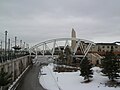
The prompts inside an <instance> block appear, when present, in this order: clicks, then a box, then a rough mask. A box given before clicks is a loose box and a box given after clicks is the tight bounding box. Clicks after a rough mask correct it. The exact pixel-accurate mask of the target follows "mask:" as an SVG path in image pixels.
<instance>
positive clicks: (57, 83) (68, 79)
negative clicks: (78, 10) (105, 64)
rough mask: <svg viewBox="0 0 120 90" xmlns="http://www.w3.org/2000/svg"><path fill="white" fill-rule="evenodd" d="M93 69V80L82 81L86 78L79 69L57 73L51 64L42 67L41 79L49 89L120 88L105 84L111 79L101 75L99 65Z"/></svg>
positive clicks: (88, 89) (118, 89) (99, 89)
mask: <svg viewBox="0 0 120 90" xmlns="http://www.w3.org/2000/svg"><path fill="white" fill-rule="evenodd" d="M93 70H94V75H93V81H91V82H90V83H82V82H83V80H84V79H83V77H81V76H80V72H79V71H78V72H61V73H57V72H53V64H49V65H48V66H44V67H43V68H42V69H41V74H43V75H40V77H39V81H40V83H41V85H42V86H43V87H44V88H46V89H47V90H120V87H116V88H115V87H107V86H105V84H104V83H106V82H107V81H108V80H109V79H108V78H107V77H105V76H102V75H101V73H100V68H99V67H94V68H93ZM119 81H120V80H119Z"/></svg>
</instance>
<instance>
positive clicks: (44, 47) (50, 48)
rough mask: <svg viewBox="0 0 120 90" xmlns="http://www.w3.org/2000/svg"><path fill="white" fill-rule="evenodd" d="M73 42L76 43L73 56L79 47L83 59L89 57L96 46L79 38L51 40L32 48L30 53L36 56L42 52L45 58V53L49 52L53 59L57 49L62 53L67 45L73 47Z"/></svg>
mask: <svg viewBox="0 0 120 90" xmlns="http://www.w3.org/2000/svg"><path fill="white" fill-rule="evenodd" d="M72 41H76V43H75V47H74V49H71V51H72V53H73V55H75V54H76V52H77V49H78V47H79V48H80V50H81V52H82V54H83V57H85V56H86V55H87V53H88V52H89V50H90V48H91V47H92V45H95V43H94V42H92V41H89V40H85V39H79V38H56V39H51V40H47V41H44V42H40V43H38V44H36V45H34V46H32V47H31V48H30V49H29V52H30V54H31V53H34V54H35V55H36V56H37V55H38V53H39V52H40V53H41V54H42V55H43V56H45V53H46V51H47V52H49V53H50V55H51V56H52V57H53V56H54V53H55V50H56V48H57V50H59V51H61V46H62V47H63V49H62V50H63V51H64V49H65V47H66V46H67V45H69V46H70V47H71V44H70V43H71V42H72ZM60 42H61V43H62V45H60Z"/></svg>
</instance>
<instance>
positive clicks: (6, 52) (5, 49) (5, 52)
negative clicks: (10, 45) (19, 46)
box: [5, 31, 8, 60]
mask: <svg viewBox="0 0 120 90" xmlns="http://www.w3.org/2000/svg"><path fill="white" fill-rule="evenodd" d="M7 33H8V32H7V31H5V60H6V59H7V58H6V57H7Z"/></svg>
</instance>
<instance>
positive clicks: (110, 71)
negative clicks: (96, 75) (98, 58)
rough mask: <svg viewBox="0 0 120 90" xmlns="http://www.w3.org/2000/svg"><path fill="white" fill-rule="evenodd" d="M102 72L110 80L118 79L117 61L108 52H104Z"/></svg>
mask: <svg viewBox="0 0 120 90" xmlns="http://www.w3.org/2000/svg"><path fill="white" fill-rule="evenodd" d="M102 67H103V70H102V72H103V73H104V74H106V75H107V76H108V78H109V79H110V80H112V81H113V80H114V79H115V78H117V77H119V74H118V73H119V68H120V67H119V61H118V60H117V57H116V55H115V54H114V53H113V52H112V51H110V52H106V55H105V58H104V59H103V60H102Z"/></svg>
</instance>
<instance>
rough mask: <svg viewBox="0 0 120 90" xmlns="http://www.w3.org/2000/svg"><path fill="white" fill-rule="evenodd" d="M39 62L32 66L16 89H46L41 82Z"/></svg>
mask: <svg viewBox="0 0 120 90" xmlns="http://www.w3.org/2000/svg"><path fill="white" fill-rule="evenodd" d="M39 71H40V65H39V63H37V64H34V65H33V66H32V68H31V69H30V70H29V71H28V72H27V74H26V75H25V77H24V79H23V80H22V81H21V83H20V85H19V86H18V88H17V89H16V90H45V89H43V87H42V86H41V85H40V84H39V79H38V76H39Z"/></svg>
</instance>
